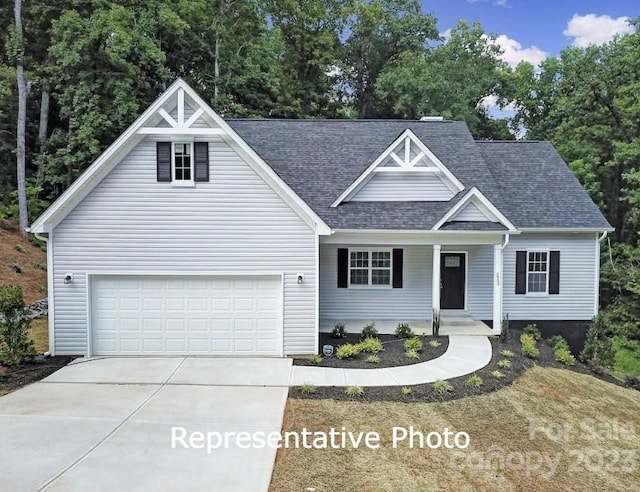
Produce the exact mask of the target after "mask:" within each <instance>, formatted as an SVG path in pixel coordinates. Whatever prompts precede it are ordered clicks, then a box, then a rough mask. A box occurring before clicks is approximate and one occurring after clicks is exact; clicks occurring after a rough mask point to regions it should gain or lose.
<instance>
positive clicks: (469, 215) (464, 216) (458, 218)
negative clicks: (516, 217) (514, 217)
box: [449, 198, 498, 222]
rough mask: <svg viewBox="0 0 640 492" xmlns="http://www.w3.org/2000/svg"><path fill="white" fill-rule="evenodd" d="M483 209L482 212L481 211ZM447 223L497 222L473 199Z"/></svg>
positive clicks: (493, 216)
mask: <svg viewBox="0 0 640 492" xmlns="http://www.w3.org/2000/svg"><path fill="white" fill-rule="evenodd" d="M482 209H484V210H482ZM449 222H498V219H497V218H496V217H495V215H494V214H492V213H491V212H490V211H488V210H487V208H486V207H484V206H483V205H482V204H480V203H478V200H477V199H475V198H473V199H471V200H470V201H469V203H467V204H466V205H465V206H464V207H462V208H461V209H460V211H459V212H458V213H456V214H455V215H454V216H453V217H451V219H450V220H449Z"/></svg>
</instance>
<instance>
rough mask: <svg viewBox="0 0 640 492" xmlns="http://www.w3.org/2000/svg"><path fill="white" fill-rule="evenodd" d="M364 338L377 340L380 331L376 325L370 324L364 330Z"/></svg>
mask: <svg viewBox="0 0 640 492" xmlns="http://www.w3.org/2000/svg"><path fill="white" fill-rule="evenodd" d="M361 336H362V338H376V337H377V336H378V330H377V329H376V324H375V323H369V324H368V325H367V326H365V327H364V328H363V329H362V334H361Z"/></svg>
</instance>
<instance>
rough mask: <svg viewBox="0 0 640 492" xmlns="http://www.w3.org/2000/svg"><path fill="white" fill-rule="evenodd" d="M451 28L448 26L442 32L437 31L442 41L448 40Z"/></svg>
mask: <svg viewBox="0 0 640 492" xmlns="http://www.w3.org/2000/svg"><path fill="white" fill-rule="evenodd" d="M452 30H453V29H452V28H449V29H447V30H446V31H444V32H441V33H438V35H439V36H440V37H441V38H442V39H444V42H445V43H446V42H447V41H449V40H450V39H451V31H452Z"/></svg>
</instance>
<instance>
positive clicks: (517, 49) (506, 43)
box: [495, 34, 548, 67]
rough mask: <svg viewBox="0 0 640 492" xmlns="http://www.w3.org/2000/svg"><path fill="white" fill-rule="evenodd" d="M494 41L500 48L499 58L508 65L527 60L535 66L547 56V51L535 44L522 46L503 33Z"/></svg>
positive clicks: (513, 65) (512, 65) (511, 65)
mask: <svg viewBox="0 0 640 492" xmlns="http://www.w3.org/2000/svg"><path fill="white" fill-rule="evenodd" d="M495 43H496V44H497V45H498V46H500V47H501V48H502V51H503V53H502V55H501V58H502V59H503V60H504V61H505V62H507V63H508V64H509V66H510V67H515V66H516V65H517V64H518V63H520V62H521V61H528V62H529V63H531V64H532V65H533V66H537V65H539V64H540V63H541V62H542V61H543V60H544V59H545V58H547V56H548V53H546V52H545V51H543V50H541V49H540V48H538V47H537V46H535V45H532V46H529V47H527V48H523V47H522V45H521V44H520V43H519V42H518V41H516V40H515V39H511V38H510V37H509V36H507V35H505V34H501V35H500V36H498V37H497V38H496V40H495Z"/></svg>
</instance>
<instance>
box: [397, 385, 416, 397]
mask: <svg viewBox="0 0 640 492" xmlns="http://www.w3.org/2000/svg"><path fill="white" fill-rule="evenodd" d="M400 392H401V393H402V395H403V396H409V395H410V394H411V393H413V389H412V388H411V387H410V386H403V387H402V389H400Z"/></svg>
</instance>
